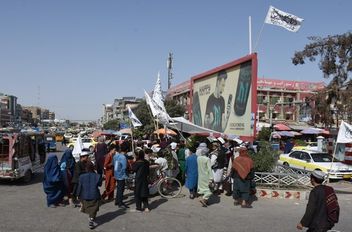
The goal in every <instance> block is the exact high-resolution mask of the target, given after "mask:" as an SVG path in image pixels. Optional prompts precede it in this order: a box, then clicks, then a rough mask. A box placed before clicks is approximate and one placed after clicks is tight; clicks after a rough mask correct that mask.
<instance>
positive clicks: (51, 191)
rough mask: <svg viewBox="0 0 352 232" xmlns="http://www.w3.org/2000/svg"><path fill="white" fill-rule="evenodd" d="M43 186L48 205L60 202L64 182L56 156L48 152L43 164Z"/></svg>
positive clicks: (53, 205)
mask: <svg viewBox="0 0 352 232" xmlns="http://www.w3.org/2000/svg"><path fill="white" fill-rule="evenodd" d="M43 188H44V192H45V193H46V200H47V205H48V207H56V206H58V205H59V204H61V202H62V200H63V197H64V183H63V180H62V175H61V171H60V166H59V163H58V159H57V156H56V155H54V154H50V155H49V156H48V160H47V161H46V164H45V166H44V180H43Z"/></svg>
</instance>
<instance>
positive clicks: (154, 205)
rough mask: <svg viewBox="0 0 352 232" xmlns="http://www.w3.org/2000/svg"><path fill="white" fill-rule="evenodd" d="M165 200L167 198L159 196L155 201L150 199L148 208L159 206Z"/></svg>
mask: <svg viewBox="0 0 352 232" xmlns="http://www.w3.org/2000/svg"><path fill="white" fill-rule="evenodd" d="M165 202H167V199H165V198H161V199H157V200H155V201H152V202H150V203H149V208H150V209H151V210H152V209H156V208H158V207H159V205H161V204H163V203H165Z"/></svg>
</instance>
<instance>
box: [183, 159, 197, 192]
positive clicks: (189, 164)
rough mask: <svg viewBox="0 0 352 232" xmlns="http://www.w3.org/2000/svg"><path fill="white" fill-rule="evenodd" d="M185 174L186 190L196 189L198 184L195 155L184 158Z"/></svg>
mask: <svg viewBox="0 0 352 232" xmlns="http://www.w3.org/2000/svg"><path fill="white" fill-rule="evenodd" d="M185 166H186V167H185V174H186V183H185V185H186V187H187V188H188V189H195V188H197V184H198V164H197V155H196V154H194V153H193V154H191V155H190V156H188V157H187V158H186V165H185Z"/></svg>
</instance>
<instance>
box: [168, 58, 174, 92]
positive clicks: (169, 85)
mask: <svg viewBox="0 0 352 232" xmlns="http://www.w3.org/2000/svg"><path fill="white" fill-rule="evenodd" d="M172 62H173V54H172V52H169V57H168V58H167V80H168V82H167V83H168V84H167V89H170V87H171V79H173V78H174V77H173V73H172V65H173V64H172Z"/></svg>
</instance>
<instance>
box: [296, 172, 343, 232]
mask: <svg viewBox="0 0 352 232" xmlns="http://www.w3.org/2000/svg"><path fill="white" fill-rule="evenodd" d="M325 178H326V175H325V173H324V172H322V171H317V170H315V171H313V172H312V174H311V176H310V181H311V183H312V185H313V186H314V188H313V189H312V191H311V192H310V194H309V200H308V204H307V208H306V212H305V213H304V216H303V218H302V219H301V221H300V222H299V223H298V224H297V229H299V230H302V229H303V227H307V228H308V230H307V231H309V232H315V231H316V232H325V231H328V230H330V229H331V228H332V227H333V226H334V224H335V223H337V222H338V218H339V212H340V207H339V205H338V202H337V197H336V194H335V191H334V189H333V188H332V187H329V186H326V185H322V183H323V182H324V180H325Z"/></svg>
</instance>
